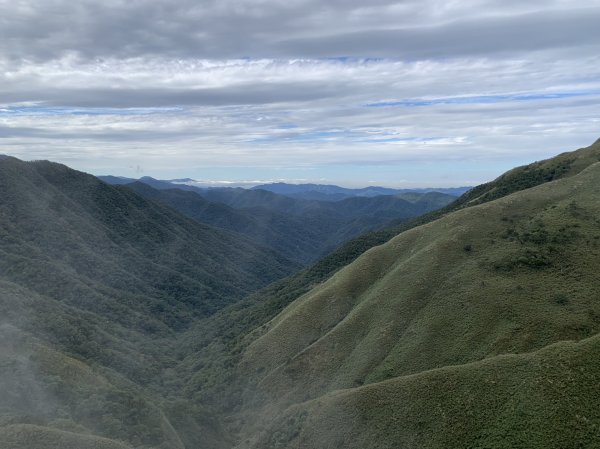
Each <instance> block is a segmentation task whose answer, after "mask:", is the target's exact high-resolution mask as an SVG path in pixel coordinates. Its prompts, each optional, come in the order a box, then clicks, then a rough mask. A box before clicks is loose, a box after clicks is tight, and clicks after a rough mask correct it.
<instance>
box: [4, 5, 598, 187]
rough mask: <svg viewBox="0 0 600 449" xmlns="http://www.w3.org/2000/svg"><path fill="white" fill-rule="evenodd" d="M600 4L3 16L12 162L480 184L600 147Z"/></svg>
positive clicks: (116, 10)
mask: <svg viewBox="0 0 600 449" xmlns="http://www.w3.org/2000/svg"><path fill="white" fill-rule="evenodd" d="M599 23H600V0H586V1H583V0H544V1H542V0H528V1H516V0H503V1H500V0H498V1H495V0H445V1H442V0H403V1H391V0H371V1H370V2H365V1H358V0H214V1H212V0H211V1H208V0H200V1H198V0H196V1H190V0H103V1H101V2H100V1H97V0H68V1H67V0H37V1H35V0H0V42H1V45H0V153H6V154H11V155H14V156H17V157H19V158H22V159H26V160H31V159H50V160H54V161H58V162H62V163H65V164H67V165H70V166H72V167H74V168H77V169H81V170H84V171H87V172H90V173H94V174H114V175H122V176H143V175H148V176H154V177H157V178H181V177H191V178H195V179H201V180H213V181H219V180H234V181H242V180H247V181H268V180H286V181H288V182H305V181H310V182H321V183H338V184H342V185H348V186H360V185H366V184H379V185H388V186H399V187H404V186H407V187H412V186H458V185H473V184H476V183H480V182H482V181H487V180H489V179H492V178H494V177H495V176H497V175H498V174H500V173H501V172H503V171H505V170H507V169H509V168H511V167H513V166H515V165H520V164H523V163H526V162H530V161H533V160H538V159H542V158H545V157H549V156H552V155H554V154H557V153H559V152H562V151H567V150H571V149H575V148H578V147H582V146H587V145H589V144H591V143H592V142H594V141H595V140H596V139H597V138H598V137H600V26H598V24H599Z"/></svg>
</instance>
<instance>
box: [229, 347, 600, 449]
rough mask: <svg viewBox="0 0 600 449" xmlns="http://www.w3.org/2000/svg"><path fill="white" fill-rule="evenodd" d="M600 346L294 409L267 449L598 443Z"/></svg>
mask: <svg viewBox="0 0 600 449" xmlns="http://www.w3.org/2000/svg"><path fill="white" fill-rule="evenodd" d="M598 360H600V337H598V336H594V337H592V338H590V339H586V340H583V341H581V342H579V343H574V342H561V343H557V344H554V345H551V346H548V347H546V348H544V349H542V350H540V351H537V352H533V353H528V354H518V355H501V356H496V357H493V358H489V359H485V360H482V361H480V362H475V363H470V364H466V365H460V366H449V367H444V368H440V369H436V370H431V371H426V372H422V373H419V374H415V375H411V376H404V377H399V378H394V379H391V380H388V381H384V382H380V383H375V384H371V385H367V386H364V387H359V388H354V389H350V390H341V391H337V392H333V393H331V394H328V395H325V396H322V397H320V398H318V399H315V400H312V401H309V402H306V403H303V404H299V405H296V406H293V407H290V408H289V409H288V410H287V411H286V412H285V413H284V414H282V415H281V416H279V417H278V418H277V419H275V420H274V422H272V423H270V424H269V428H268V430H267V431H265V432H263V433H262V434H259V435H257V436H255V437H254V438H252V439H248V440H247V441H244V442H242V443H241V444H240V445H239V446H238V447H239V448H240V449H241V448H248V447H252V448H256V449H258V448H260V449H276V448H277V449H280V448H289V449H301V448H311V449H328V448H345V449H367V448H377V449H454V448H456V449H458V448H460V449H476V448H477V449H514V448H528V449H575V448H578V449H580V448H587V449H593V448H596V447H598V441H599V439H600V430H599V429H600V410H599V409H598V403H599V402H600V392H599V391H598V388H597V385H598V379H600V363H599V362H598Z"/></svg>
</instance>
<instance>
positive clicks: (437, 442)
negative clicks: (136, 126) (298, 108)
mask: <svg viewBox="0 0 600 449" xmlns="http://www.w3.org/2000/svg"><path fill="white" fill-rule="evenodd" d="M126 184H129V185H125V186H114V185H113V186H111V185H108V184H106V183H104V182H101V181H99V180H98V179H96V178H94V177H92V176H90V175H86V174H83V173H80V172H76V171H74V170H71V169H69V168H67V167H65V166H62V165H59V164H53V163H49V162H29V163H26V162H22V161H19V160H17V159H14V158H2V160H0V189H1V191H2V196H1V197H0V216H1V217H2V219H1V221H0V225H1V226H2V227H1V228H0V232H1V236H2V238H1V239H0V251H1V252H2V257H1V258H0V263H1V264H2V267H1V268H2V269H1V270H0V311H1V313H0V334H1V341H2V346H1V347H0V387H1V388H0V392H2V393H1V394H0V449H38V448H39V449H41V448H45V449H46V448H48V449H59V448H67V449H69V448H73V449H75V448H100V449H126V448H130V449H133V448H140V449H141V448H144V449H146V448H147V449H150V448H154V449H155V448H160V449H192V448H193V449H204V448H206V449H209V448H210V449H212V448H215V449H233V448H235V449H275V448H277V449H282V448H285V449H301V448H302V449H304V448H311V449H321V448H323V449H326V448H348V449H383V448H385V449H399V448H407V449H408V448H411V449H412V448H423V449H438V448H439V449H447V448H493V449H495V448H498V449H500V448H517V447H523V448H540V449H542V448H544V449H546V448H551V449H566V448H569V449H570V448H590V449H591V448H595V447H597V443H598V440H599V437H600V435H599V433H598V432H599V430H598V429H600V412H599V409H598V404H600V393H599V391H598V388H597V385H598V381H599V380H600V364H599V363H598V360H600V337H599V335H600V302H599V301H598V299H599V293H598V285H599V284H600V275H599V273H600V270H599V269H598V267H600V231H599V230H600V202H599V201H598V198H599V195H600V141H597V142H596V143H595V144H593V145H592V146H590V147H588V148H583V149H580V150H577V151H574V152H569V153H564V154H561V155H559V156H557V157H555V158H552V159H549V160H545V161H539V162H536V163H533V164H530V165H527V166H523V167H518V168H515V169H514V170H511V171H509V172H507V173H506V174H504V175H502V176H500V177H499V178H498V179H496V180H494V181H492V182H489V183H487V184H483V185H481V186H478V187H475V188H473V189H470V190H469V191H468V192H466V193H464V194H463V195H462V196H461V197H459V198H458V199H456V200H454V201H452V202H451V203H449V204H446V205H445V206H443V207H441V208H438V209H436V210H433V209H430V210H429V211H424V212H425V213H424V214H422V215H418V216H417V215H413V216H412V217H400V221H397V222H395V223H393V225H392V226H390V227H387V228H385V229H379V230H377V231H375V232H370V233H367V234H364V235H360V236H358V237H357V238H354V239H351V240H349V241H346V242H345V243H344V244H342V245H341V246H339V247H338V248H337V249H335V250H333V251H331V252H330V253H329V254H327V255H326V256H325V257H323V258H321V259H320V260H318V261H317V262H316V263H314V264H312V265H309V266H307V267H304V268H300V266H299V264H298V263H297V262H295V261H292V260H290V258H289V257H285V256H284V255H283V254H284V251H283V250H274V249H271V248H267V247H266V246H265V245H261V244H257V241H256V240H257V239H256V237H253V236H252V234H251V233H249V232H246V234H244V233H243V232H241V231H240V230H236V229H228V228H227V227H226V226H225V225H221V226H217V223H218V220H217V218H215V217H227V216H231V217H232V218H235V219H236V220H239V222H240V223H243V219H244V220H245V219H248V220H249V219H250V217H251V213H256V209H258V208H261V207H263V206H260V205H261V204H265V203H267V204H268V203H270V202H272V203H271V206H270V209H267V210H269V212H272V213H275V212H277V213H279V214H282V215H284V216H286V217H291V216H295V215H296V216H298V217H306V216H309V215H302V214H309V213H314V214H315V216H319V215H318V214H323V215H327V213H329V214H332V213H333V212H332V210H333V209H328V207H332V206H331V204H337V203H340V204H341V203H344V202H346V201H350V202H349V203H347V205H346V206H345V207H344V208H342V209H340V210H337V212H336V213H339V214H341V216H343V217H345V219H347V218H348V217H352V216H353V215H352V214H353V213H355V214H364V215H363V216H365V215H369V214H373V213H375V212H376V213H380V212H381V213H383V212H384V211H385V210H386V208H393V207H394V205H395V204H396V201H397V200H398V198H397V197H396V196H393V195H392V196H389V195H387V196H378V197H375V198H373V199H374V200H376V201H375V202H371V200H373V199H371V198H359V197H355V198H350V199H349V200H344V201H338V202H323V201H317V202H315V201H314V200H303V199H299V198H290V197H285V196H282V195H276V194H273V192H266V191H264V190H260V189H258V190H244V192H249V193H240V192H239V191H238V190H237V189H231V192H229V191H227V192H226V193H223V192H221V191H219V190H218V189H217V190H213V189H211V191H210V192H211V194H210V195H211V196H210V197H207V196H204V195H199V194H198V193H197V192H196V191H194V190H191V189H190V190H187V191H186V190H182V189H175V190H173V189H170V188H169V189H157V188H156V186H152V185H148V183H144V182H142V183H135V184H130V183H126ZM422 194H423V193H422V192H421V193H420V195H422ZM191 195H194V196H191ZM198 198H200V200H199V199H198ZM419 198H422V196H419ZM367 200H368V201H367ZM261 201H262V203H261ZM403 201H406V200H403ZM315 203H317V204H315ZM330 203H331V204H330ZM413 204H414V203H413ZM263 210H264V209H263ZM186 211H187V212H186ZM374 211H375V212H374ZM246 213H250V215H246ZM194 214H195V216H192V215H194ZM227 214H230V215H227ZM343 214H346V215H343ZM207 216H210V217H213V220H214V222H213V223H208V224H203V223H202V221H203V220H205V217H207ZM386 218H388V217H386ZM388 222H389V220H388ZM253 226H254V225H253ZM286 276H287V277H286Z"/></svg>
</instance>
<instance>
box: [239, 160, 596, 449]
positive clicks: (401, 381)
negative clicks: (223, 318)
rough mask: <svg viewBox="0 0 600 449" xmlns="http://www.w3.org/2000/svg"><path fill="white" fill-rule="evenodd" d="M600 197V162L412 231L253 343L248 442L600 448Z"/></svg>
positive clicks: (245, 368)
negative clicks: (599, 427)
mask: <svg viewBox="0 0 600 449" xmlns="http://www.w3.org/2000/svg"><path fill="white" fill-rule="evenodd" d="M586 153H587V154H586V155H589V153H590V152H589V151H588V152H586ZM592 161H593V158H592V159H590V160H589V162H592ZM599 194H600V164H598V163H596V164H594V163H592V165H588V168H586V169H583V170H580V171H579V173H578V174H571V175H570V176H566V177H564V178H563V179H561V180H555V181H550V182H547V183H545V184H543V185H539V186H537V187H534V188H528V189H525V190H523V191H520V192H517V193H514V194H511V195H508V196H505V197H502V198H500V199H497V200H494V201H489V202H486V203H483V204H479V205H474V206H469V207H466V208H463V209H462V210H460V211H457V212H455V213H451V214H448V215H447V216H445V217H443V218H441V219H438V220H436V221H433V222H431V223H429V224H427V225H424V226H420V227H416V228H414V229H412V230H409V231H407V232H403V233H402V234H400V235H399V236H397V237H396V238H394V239H392V240H391V241H390V242H388V243H387V244H385V245H382V246H379V247H376V248H373V249H372V250H370V251H368V252H367V253H365V254H364V255H363V256H361V257H360V258H358V259H357V260H356V261H355V262H354V263H352V264H350V265H349V266H347V267H346V268H344V269H343V270H341V271H339V272H338V273H337V274H336V275H335V276H333V277H332V278H331V279H329V280H328V281H327V282H325V283H324V284H322V285H318V286H316V287H315V288H313V290H311V291H309V292H308V293H307V294H305V295H303V296H302V297H300V298H298V299H296V300H295V301H294V302H292V303H291V304H290V305H289V306H288V307H287V308H286V309H285V310H284V311H283V312H282V313H280V314H279V315H278V316H277V317H276V318H274V319H273V320H272V321H270V322H268V323H265V324H264V325H262V326H259V327H258V328H256V329H255V330H254V332H251V333H250V334H249V335H246V336H245V337H242V339H241V340H240V339H238V340H237V342H236V343H234V346H237V348H238V349H237V350H239V349H240V348H244V347H246V349H245V351H244V353H243V360H242V363H241V365H240V368H239V372H240V373H242V375H243V377H244V379H243V381H242V383H245V384H246V393H245V403H244V404H243V405H242V408H241V413H240V414H239V415H238V416H239V424H240V426H241V427H240V429H241V430H240V432H241V436H242V438H241V440H240V441H241V442H240V443H239V447H240V448H246V447H253V448H269V447H278V448H284V447H289V448H292V447H294V448H300V447H315V448H320V447H323V448H326V447H349V448H357V449H358V448H371V447H373V448H375V447H377V448H378V447H382V448H396V447H423V448H428V447H432V448H438V447H439V448H444V447H519V446H524V447H535V448H538V447H539V448H542V447H556V448H559V447H571V445H572V447H590V448H591V447H595V446H594V442H595V441H596V439H597V437H598V433H597V425H598V423H599V422H600V414H599V413H598V411H597V408H596V407H595V406H594V404H597V400H598V399H599V398H598V397H597V392H596V390H595V387H594V385H595V384H596V383H597V382H598V380H600V366H599V365H598V363H597V360H598V358H597V354H598V350H600V349H599V348H600V346H598V337H591V338H590V336H595V335H596V334H598V333H599V331H600V318H599V317H600V303H598V301H597V289H596V286H597V285H598V282H599V281H600V275H598V270H597V267H598V266H600V231H599V229H600V220H599V219H598V217H599V216H600V203H598V200H597V198H598V196H599ZM297 286H298V285H297ZM286 288H287V287H285V286H284V287H283V290H285V289H286ZM281 290H282V289H281V288H280V291H279V293H281ZM296 297H297V296H296ZM280 298H281V297H280ZM282 304H284V303H280V304H273V303H272V305H274V306H275V308H274V310H276V309H277V307H280V306H281V305H282ZM247 306H248V309H247V310H246V313H252V312H256V311H258V310H259V309H258V308H256V307H253V306H252V305H250V304H247ZM263 312H265V314H264V315H262V316H263V317H264V316H268V314H269V313H272V311H271V312H269V311H264V310H263ZM230 316H231V315H230ZM258 316H259V317H260V316H261V315H260V312H259V314H258ZM255 318H256V317H255ZM258 322H260V318H259V320H256V321H254V323H255V324H257V323H258ZM571 340H575V341H581V343H577V344H574V343H568V342H567V341H571ZM248 344H249V346H247V345H248ZM532 351H533V352H532ZM510 354H516V355H510ZM494 376H496V377H494ZM248 379H249V383H246V382H247V381H248ZM470 386H472V388H471V387H470ZM587 398H590V401H589V402H588V400H587ZM305 401H308V402H305ZM232 406H233V407H239V404H237V405H235V404H232ZM432 408H433V409H435V410H437V411H436V412H435V413H434V412H433V411H432ZM284 410H287V411H285V412H283V411H284ZM440 417H441V418H442V419H441V421H440ZM264 426H266V427H267V430H266V431H265V432H261V431H260V430H259V429H261V428H264ZM557 429H558V430H557Z"/></svg>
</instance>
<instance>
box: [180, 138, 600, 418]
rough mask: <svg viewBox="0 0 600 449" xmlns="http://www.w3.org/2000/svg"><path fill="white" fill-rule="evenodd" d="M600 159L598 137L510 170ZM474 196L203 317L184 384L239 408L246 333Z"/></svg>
mask: <svg viewBox="0 0 600 449" xmlns="http://www.w3.org/2000/svg"><path fill="white" fill-rule="evenodd" d="M565 159H570V160H573V162H572V163H571V168H572V170H571V171H564V170H561V171H560V172H561V174H560V175H558V176H557V175H556V174H555V175H552V172H553V171H554V173H556V170H555V168H556V167H557V166H560V165H561V164H562V163H563V160H565ZM598 160H600V141H598V142H596V143H595V144H593V145H592V146H590V147H588V148H584V149H581V150H577V151H574V152H570V153H564V154H562V155H560V156H558V159H557V160H554V159H549V160H547V161H542V162H537V163H534V164H531V165H530V166H526V167H521V168H520V169H515V170H512V171H511V173H514V174H515V175H514V176H516V175H517V174H518V173H521V177H519V176H517V177H516V178H515V182H516V185H517V186H523V185H529V184H530V182H531V181H528V179H530V178H531V176H530V172H531V170H530V169H528V167H538V168H541V169H542V173H543V174H544V176H537V177H536V182H537V183H540V182H549V181H544V180H547V179H550V180H551V179H555V178H560V177H569V176H573V175H575V174H577V173H578V172H580V171H581V169H583V168H584V167H587V166H589V165H590V164H593V163H594V162H596V161H598ZM540 179H542V181H540ZM477 190H478V191H479V192H480V194H481V193H482V192H483V193H485V192H488V191H491V190H496V191H499V190H503V191H510V192H513V191H517V190H516V187H514V186H512V187H511V185H510V184H509V183H508V182H507V181H506V178H505V177H500V178H498V180H496V181H493V182H491V183H488V184H485V185H484V187H479V188H477ZM475 198H477V195H472V194H471V193H470V192H469V193H467V194H465V195H463V197H461V198H459V199H458V200H457V201H455V202H454V203H452V204H450V205H449V206H448V207H446V208H444V209H441V210H440V211H436V212H432V213H429V214H425V215H424V216H423V217H419V218H417V219H414V220H409V221H407V222H406V223H403V224H401V225H398V226H394V227H392V228H390V229H386V230H383V231H378V232H373V233H369V234H366V235H363V236H361V237H358V238H356V239H354V240H352V241H350V242H348V243H346V244H344V245H342V246H341V247H340V248H338V249H337V250H336V251H334V252H332V253H331V254H330V255H328V256H326V257H324V258H323V259H321V260H320V261H319V262H317V263H316V264H314V265H313V266H311V267H310V268H308V269H306V270H303V271H302V272H299V273H297V274H295V275H293V276H291V277H290V278H287V279H285V280H283V281H280V282H277V283H275V284H273V285H271V286H269V287H268V288H266V289H265V290H263V291H260V292H258V293H256V294H254V295H252V296H250V297H249V298H247V299H245V300H243V301H241V302H240V303H237V304H235V305H232V306H231V307H228V308H227V309H224V310H223V311H220V312H219V313H218V314H216V315H215V316H213V317H212V318H211V320H209V321H208V322H207V321H206V320H203V321H202V322H201V323H199V325H198V327H197V328H192V329H191V330H190V332H189V333H188V334H187V336H186V339H185V340H184V341H183V342H182V345H181V347H182V351H183V355H185V356H186V359H185V360H184V363H183V367H182V370H183V372H186V373H187V374H186V376H187V377H188V378H189V379H190V381H189V383H188V385H187V387H186V388H187V389H188V391H189V392H190V394H191V393H192V392H193V393H194V394H198V395H200V396H201V397H203V398H204V399H205V400H207V401H212V402H215V398H218V401H216V402H218V403H221V402H223V401H225V402H226V403H227V404H228V406H231V407H237V406H238V405H237V404H238V402H239V400H238V399H237V396H236V395H237V390H236V389H234V391H233V392H232V391H231V388H230V387H231V384H233V383H235V382H234V381H235V379H234V378H233V377H232V375H231V370H230V369H229V368H228V369H227V370H225V371H226V372H227V375H226V376H222V374H221V373H222V372H224V370H223V367H224V366H227V367H231V366H234V365H236V364H237V363H238V362H239V360H240V352H241V351H243V349H244V348H246V347H247V346H248V345H249V344H250V343H251V342H252V341H253V338H255V336H256V335H251V336H249V337H248V336H247V334H249V333H251V332H252V331H253V330H254V329H256V328H260V327H261V326H263V325H265V324H266V323H267V322H268V321H269V320H271V319H272V318H273V317H275V316H276V315H277V314H278V313H279V312H281V311H282V310H283V309H284V308H285V307H286V306H287V305H288V304H290V303H291V302H292V301H294V300H295V299H297V298H299V297H300V296H302V295H303V294H305V293H307V292H308V291H310V290H311V289H312V288H314V287H315V286H317V285H319V284H320V283H321V282H324V281H325V280H327V279H329V278H330V277H331V276H332V275H333V274H335V273H336V272H338V271H339V270H340V269H341V268H343V267H344V266H346V265H348V264H350V263H351V262H352V261H354V260H355V259H356V258H357V257H359V256H360V255H361V254H363V253H364V252H365V251H367V250H368V249H370V248H372V247H374V246H377V245H381V244H383V243H385V242H387V241H389V240H390V239H391V238H393V237H394V236H396V235H398V234H400V233H402V232H404V231H407V230H410V229H412V228H415V227H417V226H419V225H422V224H424V223H430V222H433V221H435V220H436V219H439V218H440V217H443V216H445V215H448V214H450V213H452V212H453V211H457V210H460V209H463V208H466V207H469V205H468V203H469V201H470V200H472V199H475ZM509 220H510V218H509ZM507 224H509V222H507ZM469 244H470V245H471V249H472V248H473V243H467V244H465V245H469ZM199 357H201V358H203V359H204V360H205V362H204V363H202V364H198V363H196V360H197V358H199ZM242 383H243V382H242ZM219 401H221V402H219Z"/></svg>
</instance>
